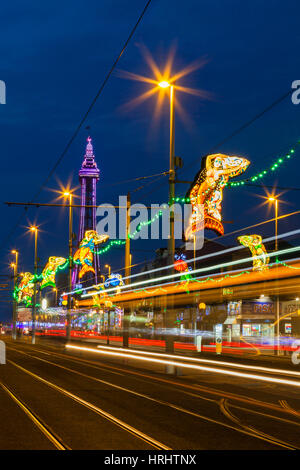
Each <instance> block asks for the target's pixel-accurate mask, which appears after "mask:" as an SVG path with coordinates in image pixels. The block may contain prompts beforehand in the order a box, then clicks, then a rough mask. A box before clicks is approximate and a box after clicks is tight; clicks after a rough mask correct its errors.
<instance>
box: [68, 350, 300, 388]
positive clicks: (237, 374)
mask: <svg viewBox="0 0 300 470" xmlns="http://www.w3.org/2000/svg"><path fill="white" fill-rule="evenodd" d="M66 348H68V349H75V350H79V351H87V352H90V353H97V354H103V355H107V356H113V357H125V358H130V359H136V360H138V361H145V362H152V363H155V364H160V365H161V364H165V365H170V366H174V367H180V368H184V369H194V370H200V371H203V372H214V373H216V374H221V375H230V376H233V377H238V378H244V379H251V380H260V381H262V382H270V383H275V384H277V385H288V386H292V387H300V381H299V382H296V381H293V380H287V379H279V378H274V377H267V376H263V375H256V374H246V373H244V372H235V371H230V370H225V369H223V370H222V369H218V368H215V367H206V366H200V365H194V364H186V363H184V362H175V361H165V360H163V359H155V358H149V357H141V356H139V355H138V354H132V353H130V354H124V353H121V352H117V353H116V352H112V351H103V350H101V351H100V350H99V349H94V348H85V347H83V346H74V345H71V344H67V345H66Z"/></svg>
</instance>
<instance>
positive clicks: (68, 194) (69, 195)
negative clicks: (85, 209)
mask: <svg viewBox="0 0 300 470" xmlns="http://www.w3.org/2000/svg"><path fill="white" fill-rule="evenodd" d="M61 194H62V196H63V197H64V198H68V200H69V276H68V284H69V292H71V291H72V268H73V208H72V197H73V194H72V192H71V191H68V190H67V191H63V192H62V193H61ZM71 308H72V297H71V294H70V295H68V306H67V327H66V337H67V341H69V340H70V338H71Z"/></svg>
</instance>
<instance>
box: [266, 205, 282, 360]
mask: <svg viewBox="0 0 300 470" xmlns="http://www.w3.org/2000/svg"><path fill="white" fill-rule="evenodd" d="M268 201H269V202H270V203H274V205H275V251H278V199H277V198H276V197H274V196H270V197H268ZM276 317H277V320H276V337H277V350H276V353H277V355H278V356H279V355H280V351H279V347H280V314H279V296H278V295H277V296H276Z"/></svg>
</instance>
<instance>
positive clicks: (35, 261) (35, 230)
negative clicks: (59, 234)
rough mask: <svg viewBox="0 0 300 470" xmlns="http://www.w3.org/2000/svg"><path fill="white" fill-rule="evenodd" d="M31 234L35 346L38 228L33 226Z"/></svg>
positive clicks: (33, 342) (33, 336) (33, 341)
mask: <svg viewBox="0 0 300 470" xmlns="http://www.w3.org/2000/svg"><path fill="white" fill-rule="evenodd" d="M30 230H31V232H33V233H34V287H33V305H32V335H31V342H32V344H35V326H36V325H35V323H36V275H37V236H38V228H37V227H35V226H34V225H32V226H31V227H30Z"/></svg>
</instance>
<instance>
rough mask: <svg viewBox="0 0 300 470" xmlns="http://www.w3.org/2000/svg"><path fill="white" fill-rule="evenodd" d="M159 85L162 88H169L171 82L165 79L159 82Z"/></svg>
mask: <svg viewBox="0 0 300 470" xmlns="http://www.w3.org/2000/svg"><path fill="white" fill-rule="evenodd" d="M158 86H160V88H168V87H169V86H170V83H169V82H167V81H165V80H163V81H162V82H160V83H159V84H158Z"/></svg>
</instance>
